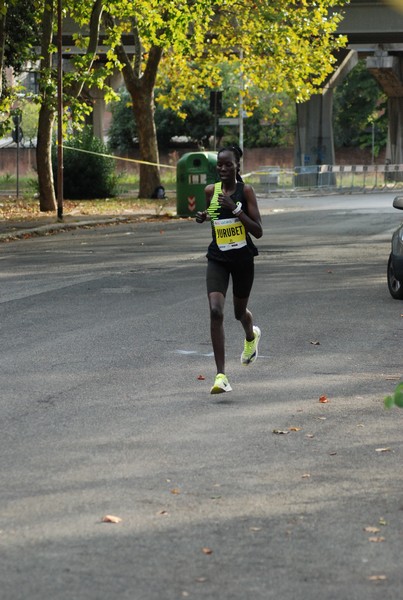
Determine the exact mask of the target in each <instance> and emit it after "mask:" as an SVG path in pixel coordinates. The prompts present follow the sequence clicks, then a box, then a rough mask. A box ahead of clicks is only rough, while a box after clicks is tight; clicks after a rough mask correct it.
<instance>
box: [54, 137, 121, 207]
mask: <svg viewBox="0 0 403 600" xmlns="http://www.w3.org/2000/svg"><path fill="white" fill-rule="evenodd" d="M65 145H66V146H67V147H66V148H65V149H64V152H63V155H64V157H63V158H64V160H63V164H64V173H63V188H64V197H65V198H67V199H69V200H79V199H94V198H108V197H112V196H116V193H117V176H116V174H115V162H114V160H113V159H112V158H108V157H107V156H101V155H102V154H107V153H108V150H107V148H106V146H105V144H104V143H103V142H101V140H100V139H99V138H97V137H95V136H94V135H93V133H92V129H91V128H89V127H87V128H85V129H84V130H83V131H82V132H80V133H79V134H76V135H75V136H73V137H71V138H70V139H69V140H68V141H66V142H65ZM52 162H53V173H54V178H55V182H56V181H57V148H56V147H54V148H53V153H52Z"/></svg>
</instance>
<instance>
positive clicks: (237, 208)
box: [232, 202, 242, 216]
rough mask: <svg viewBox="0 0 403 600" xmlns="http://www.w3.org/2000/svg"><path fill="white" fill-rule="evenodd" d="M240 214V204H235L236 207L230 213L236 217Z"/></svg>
mask: <svg viewBox="0 0 403 600" xmlns="http://www.w3.org/2000/svg"><path fill="white" fill-rule="evenodd" d="M240 212H242V203H241V202H237V203H236V207H235V208H234V210H233V211H232V214H233V215H235V216H236V215H239V213H240Z"/></svg>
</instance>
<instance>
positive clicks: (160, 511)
mask: <svg viewBox="0 0 403 600" xmlns="http://www.w3.org/2000/svg"><path fill="white" fill-rule="evenodd" d="M167 514H168V511H167V510H159V511H158V512H157V515H161V516H164V517H165V516H166V515H167Z"/></svg>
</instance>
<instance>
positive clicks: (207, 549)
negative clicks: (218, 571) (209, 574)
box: [202, 548, 213, 554]
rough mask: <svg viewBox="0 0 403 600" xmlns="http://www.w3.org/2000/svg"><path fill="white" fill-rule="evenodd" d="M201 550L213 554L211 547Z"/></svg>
mask: <svg viewBox="0 0 403 600" xmlns="http://www.w3.org/2000/svg"><path fill="white" fill-rule="evenodd" d="M202 552H203V554H213V551H212V549H211V548H202Z"/></svg>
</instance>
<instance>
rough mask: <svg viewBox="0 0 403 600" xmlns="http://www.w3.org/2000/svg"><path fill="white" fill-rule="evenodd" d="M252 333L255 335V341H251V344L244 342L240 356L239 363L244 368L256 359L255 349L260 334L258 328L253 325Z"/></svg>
mask: <svg viewBox="0 0 403 600" xmlns="http://www.w3.org/2000/svg"><path fill="white" fill-rule="evenodd" d="M253 333H254V334H255V339H254V340H252V341H251V342H248V341H247V340H245V344H244V348H243V352H242V355H241V363H242V364H243V365H245V366H247V365H250V364H252V363H253V362H255V360H256V359H257V357H258V352H257V348H258V345H259V340H260V336H261V335H262V332H261V331H260V329H259V327H257V326H256V325H254V327H253Z"/></svg>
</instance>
